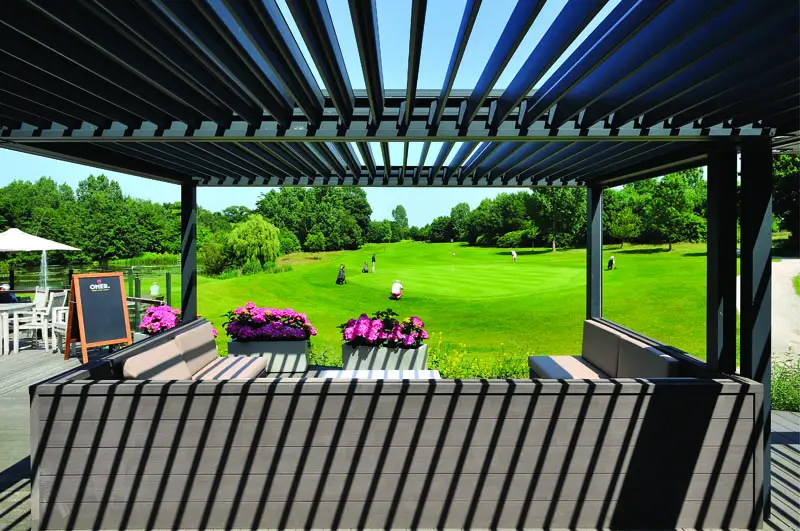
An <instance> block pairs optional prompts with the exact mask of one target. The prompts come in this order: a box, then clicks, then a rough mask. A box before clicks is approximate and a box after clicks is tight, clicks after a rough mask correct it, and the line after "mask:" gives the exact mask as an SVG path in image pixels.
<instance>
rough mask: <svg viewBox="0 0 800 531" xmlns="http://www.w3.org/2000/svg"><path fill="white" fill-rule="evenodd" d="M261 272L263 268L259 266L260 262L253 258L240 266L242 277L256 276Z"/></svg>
mask: <svg viewBox="0 0 800 531" xmlns="http://www.w3.org/2000/svg"><path fill="white" fill-rule="evenodd" d="M262 270H263V266H262V265H261V262H259V261H258V260H256V259H254V258H251V259H250V260H248V261H247V262H245V263H244V265H243V266H242V274H243V275H257V274H259V273H261V271H262Z"/></svg>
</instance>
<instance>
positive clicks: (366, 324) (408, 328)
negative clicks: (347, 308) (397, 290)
mask: <svg viewBox="0 0 800 531" xmlns="http://www.w3.org/2000/svg"><path fill="white" fill-rule="evenodd" d="M424 326H425V325H424V323H423V322H422V320H421V319H420V318H419V317H407V318H406V319H403V320H402V321H399V320H398V319H397V313H395V312H393V311H392V310H386V311H380V312H376V313H375V315H373V316H372V317H370V316H368V315H367V314H364V313H362V314H361V316H360V317H358V318H357V319H349V320H348V321H347V322H346V323H344V324H341V325H339V329H340V330H341V331H342V340H343V341H344V342H345V343H346V344H348V345H352V346H386V347H390V348H418V347H419V346H420V345H422V342H423V341H424V340H425V339H428V333H427V332H426V331H425V330H424V329H423V328H424Z"/></svg>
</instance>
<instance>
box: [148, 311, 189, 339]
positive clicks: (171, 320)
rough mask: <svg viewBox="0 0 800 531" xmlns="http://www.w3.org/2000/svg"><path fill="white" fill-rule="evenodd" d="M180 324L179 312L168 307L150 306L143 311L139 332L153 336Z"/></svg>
mask: <svg viewBox="0 0 800 531" xmlns="http://www.w3.org/2000/svg"><path fill="white" fill-rule="evenodd" d="M180 322H181V311H180V310H178V309H176V308H171V307H170V306H151V307H149V308H147V310H145V312H144V315H143V316H142V321H141V322H140V323H139V330H141V331H142V332H144V333H145V334H147V335H151V336H152V335H155V334H157V333H159V332H163V331H164V330H169V329H170V328H175V327H176V326H178V324H179V323H180Z"/></svg>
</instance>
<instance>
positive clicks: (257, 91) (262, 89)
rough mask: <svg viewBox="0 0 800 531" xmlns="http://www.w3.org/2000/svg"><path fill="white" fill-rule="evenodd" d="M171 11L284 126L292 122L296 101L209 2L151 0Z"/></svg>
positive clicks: (176, 19)
mask: <svg viewBox="0 0 800 531" xmlns="http://www.w3.org/2000/svg"><path fill="white" fill-rule="evenodd" d="M150 1H152V2H153V3H154V4H155V5H156V6H158V8H159V9H160V10H161V11H162V12H164V13H168V14H169V16H170V17H171V20H172V22H173V23H174V24H176V26H177V27H178V28H179V29H180V30H181V31H183V32H184V33H186V34H187V35H190V36H191V37H192V39H193V40H194V42H196V43H198V44H199V45H201V46H202V49H203V51H204V53H206V54H208V56H209V57H212V58H213V59H214V61H215V62H216V64H217V65H219V66H220V68H222V69H223V70H224V71H225V73H226V74H227V75H228V76H230V77H231V78H232V79H235V80H236V81H237V82H238V83H239V84H240V86H242V87H243V88H244V89H245V90H246V91H247V93H248V95H249V96H250V97H251V98H253V100H254V101H256V102H258V104H259V105H260V106H261V107H262V108H264V109H266V110H267V111H268V112H269V113H270V114H271V115H272V116H273V117H274V118H275V120H276V121H277V122H278V123H279V124H281V125H282V126H284V127H288V126H289V125H290V124H291V120H292V115H293V112H294V110H293V105H292V102H291V101H289V98H288V95H287V94H286V93H285V92H284V90H283V87H282V86H281V85H280V83H278V82H277V80H276V79H274V76H273V78H270V77H269V76H268V75H267V73H266V72H264V71H263V70H262V69H261V68H259V66H258V65H257V64H256V63H255V61H254V60H253V59H252V58H251V57H250V55H249V54H248V53H247V51H246V50H245V49H244V46H242V44H241V43H239V42H238V41H237V40H236V37H235V36H234V35H233V34H231V33H230V31H229V30H228V28H227V26H225V23H224V22H223V21H222V20H221V19H220V18H219V17H218V16H217V14H216V13H215V12H214V11H213V10H212V9H211V7H210V6H208V5H206V4H204V3H202V2H199V1H193V0H192V1H186V2H168V1H165V0H150Z"/></svg>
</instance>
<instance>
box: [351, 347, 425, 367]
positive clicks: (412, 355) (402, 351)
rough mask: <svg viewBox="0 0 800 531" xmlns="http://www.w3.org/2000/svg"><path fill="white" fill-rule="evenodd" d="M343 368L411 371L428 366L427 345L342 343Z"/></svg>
mask: <svg viewBox="0 0 800 531" xmlns="http://www.w3.org/2000/svg"><path fill="white" fill-rule="evenodd" d="M342 368H343V369H351V370H352V369H355V370H357V369H371V370H377V369H380V370H394V371H413V370H422V369H427V368H428V345H422V346H420V347H419V348H387V347H351V346H350V345H342Z"/></svg>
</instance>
